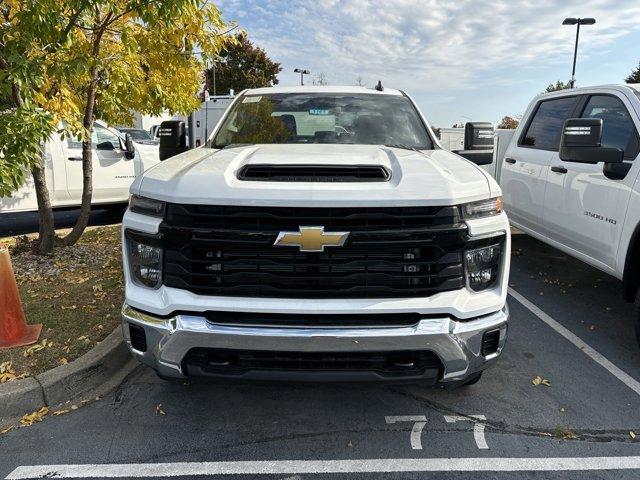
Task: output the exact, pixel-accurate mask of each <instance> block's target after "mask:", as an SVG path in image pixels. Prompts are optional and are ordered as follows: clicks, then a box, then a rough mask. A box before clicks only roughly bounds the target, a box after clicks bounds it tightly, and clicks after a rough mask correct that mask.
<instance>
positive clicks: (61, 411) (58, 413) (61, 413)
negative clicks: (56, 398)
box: [51, 409, 69, 417]
mask: <svg viewBox="0 0 640 480" xmlns="http://www.w3.org/2000/svg"><path fill="white" fill-rule="evenodd" d="M51 413H52V414H53V415H55V416H56V417H57V416H58V415H64V414H65V413H69V410H68V409H67V410H56V411H55V412H51Z"/></svg>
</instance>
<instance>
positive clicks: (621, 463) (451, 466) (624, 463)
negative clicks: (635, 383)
mask: <svg viewBox="0 0 640 480" xmlns="http://www.w3.org/2000/svg"><path fill="white" fill-rule="evenodd" d="M592 470H640V457H637V456H631V457H554V458H543V457H538V458H526V457H524V458H522V457H521V458H370V459H367V458H364V459H360V460H272V461H269V460H262V461H246V462H243V461H238V462H178V463H135V464H134V463H128V464H127V463H124V464H115V463H114V464H94V465H36V466H23V467H18V468H16V469H15V470H14V471H13V472H11V473H10V474H9V475H8V476H7V477H6V480H22V479H28V478H99V477H103V478H105V477H106V478H148V477H180V476H194V475H295V474H320V473H396V472H477V471H481V472H551V471H554V472H558V471H592Z"/></svg>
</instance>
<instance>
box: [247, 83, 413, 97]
mask: <svg viewBox="0 0 640 480" xmlns="http://www.w3.org/2000/svg"><path fill="white" fill-rule="evenodd" d="M243 93H244V94H246V95H268V94H276V93H370V94H375V95H403V93H402V92H401V91H400V90H396V89H393V88H385V89H384V90H383V91H381V92H380V91H378V90H375V89H373V88H367V87H357V86H353V85H342V86H341V85H322V86H316V85H310V86H306V85H305V86H294V87H265V88H250V89H248V90H245V91H244V92H243Z"/></svg>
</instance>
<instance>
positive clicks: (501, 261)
mask: <svg viewBox="0 0 640 480" xmlns="http://www.w3.org/2000/svg"><path fill="white" fill-rule="evenodd" d="M176 131H179V132H180V135H184V134H185V133H184V126H182V127H181V128H180V129H179V130H176ZM178 137H179V135H168V136H167V137H166V138H167V139H169V138H173V139H175V141H176V142H177V143H178V144H180V145H182V144H183V143H182V142H181V141H180V139H179V138H178ZM162 138H165V137H162ZM162 145H163V144H161V149H162V148H163V147H162ZM162 154H163V152H161V156H162ZM131 194H132V197H131V203H130V205H129V209H128V210H127V212H126V213H125V216H124V219H123V225H122V234H123V253H124V270H125V280H126V294H125V295H126V298H125V304H124V306H123V312H122V320H123V331H124V336H125V340H126V343H127V345H128V346H129V348H130V349H131V351H132V352H133V353H134V355H135V356H136V357H137V358H138V359H139V360H140V361H141V362H142V363H145V364H147V365H149V366H151V367H153V368H154V369H155V370H156V371H157V372H158V374H159V375H160V376H161V377H162V378H178V379H180V378H185V377H190V376H200V375H205V376H209V377H215V378H236V379H238V378H242V379H272V378H279V379H283V378H284V379H297V380H348V381H357V380H403V381H419V382H423V383H427V384H435V383H443V384H450V385H459V384H471V383H474V382H476V381H478V379H479V378H480V375H481V373H482V371H483V370H484V369H485V368H487V367H488V366H490V365H491V364H493V363H494V362H495V361H496V359H497V358H498V357H499V355H500V353H501V352H502V349H503V346H504V344H505V340H506V334H507V319H508V309H507V305H506V296H507V284H508V273H509V259H510V231H509V224H508V220H507V217H506V215H505V213H504V212H503V211H502V206H501V191H500V188H499V186H498V184H497V183H496V181H495V180H494V179H493V178H491V176H490V175H488V174H487V173H486V172H484V171H482V170H481V169H479V168H477V167H476V166H475V165H473V164H470V163H469V162H467V161H466V160H464V159H462V158H461V157H459V156H457V155H455V154H452V153H450V152H447V151H445V150H443V149H441V148H439V146H438V144H437V142H436V140H435V139H434V138H433V137H432V134H431V130H430V128H429V126H428V124H427V122H426V120H425V119H424V117H423V116H422V114H421V113H420V111H419V110H418V108H417V107H416V105H415V103H414V102H413V101H412V100H411V99H410V98H409V96H407V95H406V94H405V93H404V92H401V91H398V90H392V89H384V90H382V91H380V90H369V89H366V88H362V87H286V88H285V87H273V88H261V89H255V90H247V91H244V92H243V93H242V94H241V95H239V96H238V97H236V99H235V100H234V102H233V104H232V106H231V107H230V109H229V110H228V111H227V112H226V114H225V116H224V118H223V120H222V121H221V123H220V124H219V125H218V127H217V128H216V130H215V131H214V133H213V134H212V136H211V137H210V138H209V140H208V142H207V144H206V145H205V146H203V147H200V148H196V149H193V150H189V151H187V152H184V153H181V154H179V155H177V156H174V157H173V158H171V160H170V161H166V162H162V163H161V164H160V165H158V166H156V167H154V168H152V169H150V170H148V171H147V172H145V173H144V175H142V176H141V177H139V178H138V179H136V181H135V182H134V183H133V184H132V186H131Z"/></svg>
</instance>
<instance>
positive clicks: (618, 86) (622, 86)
mask: <svg viewBox="0 0 640 480" xmlns="http://www.w3.org/2000/svg"><path fill="white" fill-rule="evenodd" d="M629 89H631V90H636V91H640V83H612V84H607V85H591V86H588V87H579V88H568V89H564V90H557V91H555V92H549V93H541V94H540V95H537V96H536V98H546V97H554V96H561V95H566V94H568V93H572V94H575V93H577V94H580V93H583V92H593V91H594V90H618V91H624V90H627V91H628V90H629Z"/></svg>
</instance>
